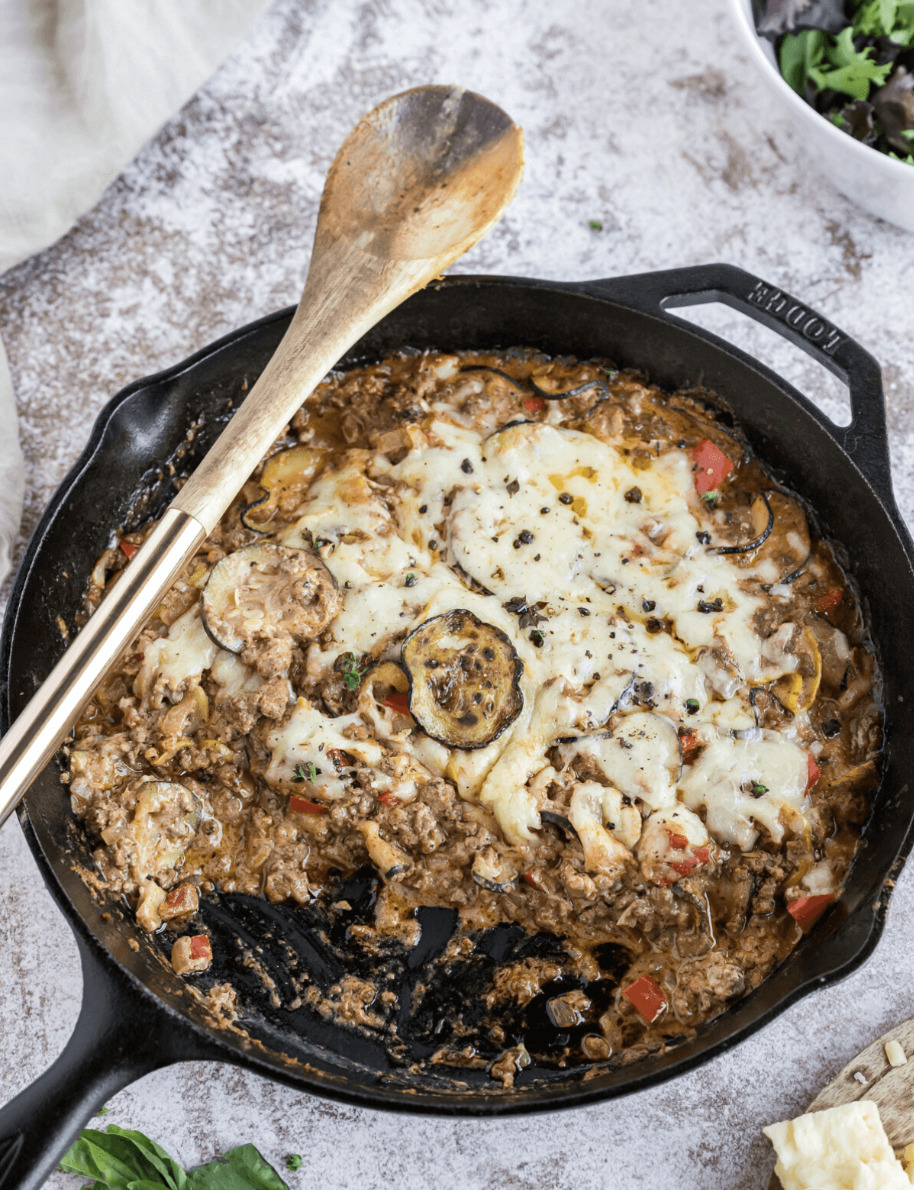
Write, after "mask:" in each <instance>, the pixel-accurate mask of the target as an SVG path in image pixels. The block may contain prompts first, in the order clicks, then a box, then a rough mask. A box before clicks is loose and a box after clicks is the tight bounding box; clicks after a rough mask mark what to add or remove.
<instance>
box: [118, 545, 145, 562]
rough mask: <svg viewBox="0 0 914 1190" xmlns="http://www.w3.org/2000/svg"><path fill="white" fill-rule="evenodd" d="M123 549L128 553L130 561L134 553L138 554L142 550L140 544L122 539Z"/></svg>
mask: <svg viewBox="0 0 914 1190" xmlns="http://www.w3.org/2000/svg"><path fill="white" fill-rule="evenodd" d="M121 551H122V552H123V553H124V554H126V555H127V561H128V562H129V561H130V559H131V558H132V557H133V556H134V554H138V553H139V552H140V547H139V546H138V545H134V544H133V542H132V541H122V542H121Z"/></svg>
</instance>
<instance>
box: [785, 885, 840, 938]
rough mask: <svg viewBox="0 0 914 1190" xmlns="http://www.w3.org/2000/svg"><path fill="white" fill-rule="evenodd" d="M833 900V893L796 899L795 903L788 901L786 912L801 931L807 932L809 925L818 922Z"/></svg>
mask: <svg viewBox="0 0 914 1190" xmlns="http://www.w3.org/2000/svg"><path fill="white" fill-rule="evenodd" d="M834 899H835V894H834V893H819V894H818V895H816V896H809V897H797V899H796V900H795V901H788V903H787V912H788V913H789V914H790V916H791V917H792V918H793V919H794V921H795V922H796V923H797V925H798V926H799V927H800V929H801V930H808V929H809V927H810V926H811V925H814V924H815V923H816V922H817V921H818V920H819V918H820V917H821V916H822V914H823V913H824V912H825V910H826V909H827V908H828V906H829V905H830V904H831V903H832V902H833V901H834Z"/></svg>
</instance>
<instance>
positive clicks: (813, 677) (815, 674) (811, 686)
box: [771, 628, 822, 715]
mask: <svg viewBox="0 0 914 1190" xmlns="http://www.w3.org/2000/svg"><path fill="white" fill-rule="evenodd" d="M795 651H796V656H797V668H796V669H795V670H794V671H793V672H792V673H787V674H783V675H782V676H781V677H779V678H778V679H777V681H776V682H775V683H774V684H773V685H772V686H771V693H772V694H773V695H774V697H775V698H776V699H777V700H778V702H779V703H780V704H781V706H782V707H784V709H785V710H787V711H790V712H791V714H794V715H800V714H802V713H803V712H804V711H808V710H809V709H810V707H811V706H812V704H813V703H814V702H815V701H816V695H817V694H818V693H819V685H820V684H821V681H822V654H821V652H820V651H819V646H818V643H817V642H816V638H815V637H814V636H813V635H812V633H811V632H810V631H809V629H808V628H804V629H803V631H802V632H798V633H797V639H796V643H795Z"/></svg>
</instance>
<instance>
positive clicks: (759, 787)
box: [752, 781, 768, 797]
mask: <svg viewBox="0 0 914 1190" xmlns="http://www.w3.org/2000/svg"><path fill="white" fill-rule="evenodd" d="M752 792H753V793H754V794H755V796H756V797H761V796H762V794H763V793H767V792H768V786H767V785H763V784H762V783H761V781H753V782H752Z"/></svg>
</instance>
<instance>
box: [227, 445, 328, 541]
mask: <svg viewBox="0 0 914 1190" xmlns="http://www.w3.org/2000/svg"><path fill="white" fill-rule="evenodd" d="M325 457H326V451H322V450H314V449H312V448H311V447H310V446H292V447H290V448H289V449H288V450H280V451H278V452H277V453H276V454H275V455H271V456H270V458H268V459H267V461H266V462H265V463H264V465H263V470H262V471H261V473H260V479H259V481H258V482H259V483H260V486H261V487H262V488H263V489H264V495H263V496H261V497H260V499H259V500H255V501H254V502H253V503H252V504H249V505H248V506H247V507H246V508H244V509H243V510H242V512H241V523H242V525H244V527H245V528H246V529H253V530H254V532H255V533H264V532H266V531H267V526H268V525H269V523H270V521H271V520H272V519H273V517H274V516H275V515H276V513H277V511H280V510H282V511H288V512H292V511H294V509H295V507H296V506H297V505H298V504H300V503H301V500H302V498H303V497H304V495H305V492H307V490H308V488H309V487H310V486H311V483H312V481H313V480H314V478H315V476H316V475H317V473H318V471H320V469H321V465H322V464H323V461H324V458H325Z"/></svg>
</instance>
